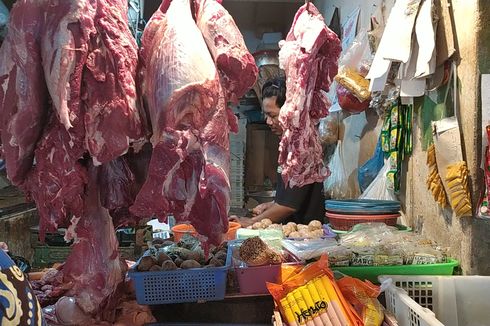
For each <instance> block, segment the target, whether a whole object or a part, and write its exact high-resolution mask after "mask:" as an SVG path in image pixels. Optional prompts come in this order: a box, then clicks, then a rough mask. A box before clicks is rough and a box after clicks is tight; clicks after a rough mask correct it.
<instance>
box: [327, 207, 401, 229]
mask: <svg viewBox="0 0 490 326" xmlns="http://www.w3.org/2000/svg"><path fill="white" fill-rule="evenodd" d="M325 216H326V217H327V218H328V220H329V222H330V225H331V226H332V228H333V229H335V230H340V231H349V230H350V229H352V228H353V227H354V226H355V225H357V224H361V223H385V224H386V225H390V226H396V222H397V220H398V217H400V213H397V214H385V215H359V214H357V215H345V214H338V213H332V212H328V211H327V212H326V213H325Z"/></svg>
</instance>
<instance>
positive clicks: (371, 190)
mask: <svg viewBox="0 0 490 326" xmlns="http://www.w3.org/2000/svg"><path fill="white" fill-rule="evenodd" d="M389 170H390V162H389V160H386V161H385V164H384V166H383V168H382V169H381V170H380V171H379V173H378V175H377V176H376V178H375V179H374V180H373V182H371V184H370V185H369V187H367V188H366V190H365V191H364V192H363V193H362V195H361V196H359V199H377V200H394V201H397V198H396V196H395V193H394V192H393V190H391V189H389V188H388V182H387V181H388V178H387V177H386V173H388V171H389Z"/></svg>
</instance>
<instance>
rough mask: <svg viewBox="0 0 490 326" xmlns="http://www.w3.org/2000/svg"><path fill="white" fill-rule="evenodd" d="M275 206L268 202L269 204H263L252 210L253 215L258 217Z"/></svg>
mask: <svg viewBox="0 0 490 326" xmlns="http://www.w3.org/2000/svg"><path fill="white" fill-rule="evenodd" d="M273 204H274V202H273V201H271V202H268V203H262V204H260V205H257V206H255V208H254V209H252V215H253V216H257V215H260V214H262V213H263V212H265V211H266V210H268V209H269V208H270V207H271V206H272V205H273Z"/></svg>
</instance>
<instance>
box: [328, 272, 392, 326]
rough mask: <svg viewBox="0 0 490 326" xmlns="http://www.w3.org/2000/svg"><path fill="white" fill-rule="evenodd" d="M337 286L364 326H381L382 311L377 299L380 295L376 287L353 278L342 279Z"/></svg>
mask: <svg viewBox="0 0 490 326" xmlns="http://www.w3.org/2000/svg"><path fill="white" fill-rule="evenodd" d="M337 284H338V285H339V288H340V291H341V292H342V294H343V295H344V297H345V298H346V299H347V301H349V303H350V304H351V305H352V306H353V307H354V309H355V310H356V311H357V313H358V314H359V315H360V316H361V318H362V321H363V322H364V325H365V326H381V325H382V324H383V320H384V309H383V306H382V305H381V303H379V301H378V299H377V297H378V296H379V294H380V288H379V287H378V286H375V285H374V284H372V283H371V282H369V281H366V282H363V281H361V280H359V279H356V278H353V277H343V278H342V279H340V280H338V281H337Z"/></svg>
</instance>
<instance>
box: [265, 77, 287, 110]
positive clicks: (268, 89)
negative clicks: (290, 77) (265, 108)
mask: <svg viewBox="0 0 490 326" xmlns="http://www.w3.org/2000/svg"><path fill="white" fill-rule="evenodd" d="M273 96H277V98H276V104H277V106H278V107H282V106H283V105H284V102H286V80H285V79H284V78H275V79H271V80H269V81H267V82H266V83H265V84H264V86H262V100H264V99H265V98H268V97H273Z"/></svg>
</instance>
